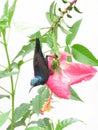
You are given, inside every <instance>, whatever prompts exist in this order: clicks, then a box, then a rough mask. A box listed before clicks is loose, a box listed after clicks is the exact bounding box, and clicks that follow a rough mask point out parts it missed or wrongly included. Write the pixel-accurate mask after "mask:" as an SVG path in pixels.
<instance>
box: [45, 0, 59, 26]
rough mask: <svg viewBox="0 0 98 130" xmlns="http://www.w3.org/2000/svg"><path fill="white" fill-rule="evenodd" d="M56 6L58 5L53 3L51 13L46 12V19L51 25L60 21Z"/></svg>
mask: <svg viewBox="0 0 98 130" xmlns="http://www.w3.org/2000/svg"><path fill="white" fill-rule="evenodd" d="M56 5H57V3H56V2H55V1H53V2H52V3H51V5H50V8H49V12H46V18H47V20H48V22H49V23H50V24H51V25H52V24H53V23H54V22H56V21H57V20H58V19H59V17H58V16H57V15H56Z"/></svg>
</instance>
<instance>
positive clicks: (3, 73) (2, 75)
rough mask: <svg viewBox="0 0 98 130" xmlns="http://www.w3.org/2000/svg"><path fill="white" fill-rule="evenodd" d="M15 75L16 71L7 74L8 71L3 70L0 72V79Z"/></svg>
mask: <svg viewBox="0 0 98 130" xmlns="http://www.w3.org/2000/svg"><path fill="white" fill-rule="evenodd" d="M16 74H18V72H17V71H12V72H9V71H8V70H7V69H6V70H4V71H0V78H4V77H9V76H12V75H16Z"/></svg>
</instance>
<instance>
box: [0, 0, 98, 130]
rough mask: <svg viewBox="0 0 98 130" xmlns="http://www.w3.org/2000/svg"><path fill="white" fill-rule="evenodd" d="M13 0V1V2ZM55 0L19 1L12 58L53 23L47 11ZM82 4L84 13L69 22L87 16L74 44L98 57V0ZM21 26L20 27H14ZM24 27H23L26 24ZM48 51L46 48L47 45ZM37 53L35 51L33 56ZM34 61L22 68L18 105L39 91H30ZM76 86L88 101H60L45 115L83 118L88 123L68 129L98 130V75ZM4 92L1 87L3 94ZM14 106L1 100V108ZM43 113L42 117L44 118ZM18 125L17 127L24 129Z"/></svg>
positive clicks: (3, 82) (1, 56)
mask: <svg viewBox="0 0 98 130" xmlns="http://www.w3.org/2000/svg"><path fill="white" fill-rule="evenodd" d="M4 1H5V0H0V7H2V6H3V2H4ZM11 1H12V0H10V2H11ZM51 2H52V0H42V1H39V0H35V1H33V0H18V2H17V8H16V11H15V15H14V17H13V25H12V30H11V31H10V37H9V53H10V57H11V59H13V57H14V56H15V55H16V53H17V52H18V50H19V49H20V48H21V46H22V45H24V44H27V42H28V36H29V34H31V33H32V34H33V33H34V31H36V30H37V29H38V28H39V27H45V26H49V24H48V22H47V20H46V18H45V12H46V11H48V9H49V5H50V3H51ZM57 2H58V6H62V7H63V8H64V5H63V4H62V3H61V0H59V1H57ZM77 5H78V7H79V8H80V10H81V11H82V12H83V14H77V13H75V12H74V13H73V18H72V19H70V20H69V21H68V20H67V21H68V23H69V24H73V23H74V22H75V21H76V20H78V19H80V18H83V21H82V24H81V27H80V29H79V32H78V35H77V37H76V39H75V40H74V42H73V43H81V44H83V45H85V46H86V47H87V48H88V49H90V50H91V51H92V53H93V54H94V55H95V57H97V58H98V49H97V46H98V45H97V42H98V36H97V35H98V19H97V17H98V10H97V8H98V1H97V0H90V1H89V0H86V1H85V0H78V2H77ZM14 25H16V26H18V27H17V28H16V27H15V26H14ZM19 25H20V26H21V25H26V26H27V28H28V27H30V28H28V29H24V30H22V28H20V27H19ZM22 27H23V26H22ZM59 42H61V43H63V42H64V36H62V35H61V36H59ZM43 49H44V50H45V48H43ZM31 56H33V52H32V54H31V55H29V57H31ZM0 64H4V65H6V61H5V54H4V50H3V47H2V46H1V45H0ZM32 66H33V65H32V61H31V62H29V63H26V64H25V65H23V67H22V70H21V75H20V79H19V82H18V86H17V92H16V99H15V100H16V101H15V104H16V106H18V105H19V104H21V103H23V102H29V100H30V99H31V98H32V97H34V95H35V94H36V91H37V90H36V89H37V88H34V89H33V90H32V92H31V93H28V91H29V88H30V80H31V78H32V77H33V74H32V71H33V68H32ZM97 69H98V67H97ZM0 85H4V86H5V87H6V88H7V89H9V90H10V86H9V83H8V79H4V80H3V79H1V80H0ZM73 88H74V89H75V90H76V91H77V93H78V94H79V96H80V97H81V98H82V99H83V101H84V103H82V102H76V101H71V100H64V99H61V100H58V99H57V101H59V102H54V103H53V104H52V106H53V107H55V108H53V109H51V111H50V112H49V113H46V114H45V115H44V116H47V117H50V118H52V119H53V121H54V123H56V122H57V121H58V119H66V118H69V117H74V118H78V119H80V120H83V121H84V122H85V123H86V124H87V125H84V124H82V123H79V122H78V123H75V124H73V125H71V126H69V127H67V128H66V130H97V129H98V74H96V75H95V76H94V78H93V79H92V80H90V81H88V82H82V83H80V84H78V85H74V86H73ZM2 92H3V91H1V90H0V93H2ZM9 108H10V102H9V100H7V99H3V100H1V101H0V110H3V111H8V110H9ZM44 116H41V117H44ZM6 125H7V123H6V124H5V125H4V126H3V127H2V128H0V130H6ZM22 129H23V128H18V129H17V130H22Z"/></svg>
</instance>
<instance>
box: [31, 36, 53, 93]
mask: <svg viewBox="0 0 98 130" xmlns="http://www.w3.org/2000/svg"><path fill="white" fill-rule="evenodd" d="M33 68H34V78H33V79H32V80H31V83H30V84H31V86H32V87H31V88H30V90H29V92H30V91H31V89H32V88H33V87H35V86H37V85H43V84H45V83H46V82H47V80H48V78H49V75H50V70H49V68H48V60H47V58H46V57H44V55H43V53H42V49H41V46H40V40H39V38H36V45H35V50H34V59H33Z"/></svg>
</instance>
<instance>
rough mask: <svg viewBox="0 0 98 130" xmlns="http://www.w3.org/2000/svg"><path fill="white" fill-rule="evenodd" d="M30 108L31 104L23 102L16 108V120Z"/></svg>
mask: <svg viewBox="0 0 98 130" xmlns="http://www.w3.org/2000/svg"><path fill="white" fill-rule="evenodd" d="M29 108H30V104H28V103H22V104H21V105H20V106H19V107H17V108H16V109H15V122H16V121H18V120H19V119H20V118H22V117H23V116H24V115H25V114H26V113H27V112H28V111H29Z"/></svg>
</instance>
